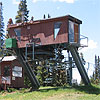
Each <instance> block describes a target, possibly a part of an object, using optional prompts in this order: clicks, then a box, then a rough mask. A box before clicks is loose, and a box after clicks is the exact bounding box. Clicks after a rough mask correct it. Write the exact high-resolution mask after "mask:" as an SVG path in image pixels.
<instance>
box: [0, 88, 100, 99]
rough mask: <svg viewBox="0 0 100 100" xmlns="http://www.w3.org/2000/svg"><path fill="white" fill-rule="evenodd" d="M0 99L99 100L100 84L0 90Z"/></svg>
mask: <svg viewBox="0 0 100 100" xmlns="http://www.w3.org/2000/svg"><path fill="white" fill-rule="evenodd" d="M0 100H100V86H79V87H78V86H76V87H57V88H55V87H41V88H40V89H39V90H38V91H32V92H30V91H29V89H21V90H14V91H13V92H11V93H9V92H0Z"/></svg>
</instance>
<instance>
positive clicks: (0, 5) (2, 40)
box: [0, 2, 4, 56]
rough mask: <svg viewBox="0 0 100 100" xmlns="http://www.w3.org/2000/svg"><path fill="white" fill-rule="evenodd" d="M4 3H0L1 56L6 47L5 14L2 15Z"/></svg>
mask: <svg viewBox="0 0 100 100" xmlns="http://www.w3.org/2000/svg"><path fill="white" fill-rule="evenodd" d="M2 10H3V8H2V2H0V56H1V54H2V51H3V50H2V48H3V46H4V34H3V33H4V22H3V13H2Z"/></svg>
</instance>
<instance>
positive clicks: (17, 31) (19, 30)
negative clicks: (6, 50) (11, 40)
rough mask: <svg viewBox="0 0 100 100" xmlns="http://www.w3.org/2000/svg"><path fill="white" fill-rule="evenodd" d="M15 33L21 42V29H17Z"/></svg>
mask: <svg viewBox="0 0 100 100" xmlns="http://www.w3.org/2000/svg"><path fill="white" fill-rule="evenodd" d="M14 31H15V33H16V36H17V38H18V40H19V41H20V40H21V29H20V28H17V29H14Z"/></svg>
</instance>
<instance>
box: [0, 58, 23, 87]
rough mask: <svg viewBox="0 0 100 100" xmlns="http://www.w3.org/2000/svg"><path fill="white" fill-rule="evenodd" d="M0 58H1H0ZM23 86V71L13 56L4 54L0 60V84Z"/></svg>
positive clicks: (2, 85)
mask: <svg viewBox="0 0 100 100" xmlns="http://www.w3.org/2000/svg"><path fill="white" fill-rule="evenodd" d="M0 59H1V58H0ZM5 84H6V85H7V86H9V87H13V88H22V87H24V71H23V68H22V65H21V64H20V63H19V62H18V60H17V58H16V57H15V56H6V57H4V58H3V59H2V61H1V62H0V86H1V87H2V88H4V86H5Z"/></svg>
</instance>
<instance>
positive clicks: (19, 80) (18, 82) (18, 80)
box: [1, 60, 24, 88]
mask: <svg viewBox="0 0 100 100" xmlns="http://www.w3.org/2000/svg"><path fill="white" fill-rule="evenodd" d="M4 66H10V76H11V84H10V87H15V88H19V87H24V70H22V75H23V76H22V77H15V80H12V77H13V76H12V68H13V67H14V66H19V67H22V66H21V64H20V63H19V62H18V61H17V60H14V61H3V62H2V63H1V76H3V75H4Z"/></svg>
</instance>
